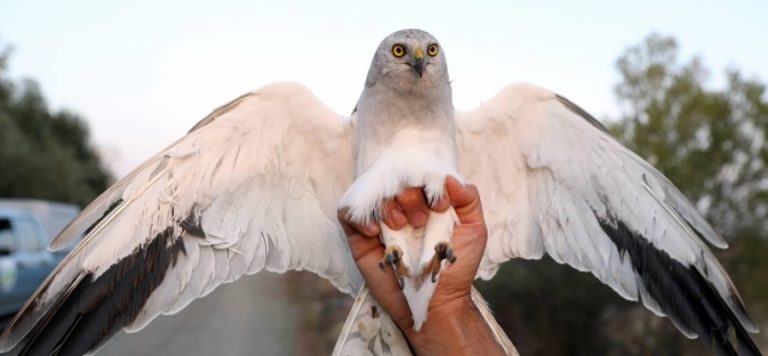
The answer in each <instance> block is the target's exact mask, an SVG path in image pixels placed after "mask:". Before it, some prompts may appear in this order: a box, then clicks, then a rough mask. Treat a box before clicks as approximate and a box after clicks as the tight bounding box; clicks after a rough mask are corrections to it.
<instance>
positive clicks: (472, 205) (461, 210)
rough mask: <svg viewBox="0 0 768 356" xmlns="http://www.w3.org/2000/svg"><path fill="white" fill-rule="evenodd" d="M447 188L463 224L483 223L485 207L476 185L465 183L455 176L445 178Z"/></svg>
mask: <svg viewBox="0 0 768 356" xmlns="http://www.w3.org/2000/svg"><path fill="white" fill-rule="evenodd" d="M445 190H446V191H447V192H448V197H449V199H450V200H451V205H452V206H453V209H454V210H455V211H456V215H457V216H458V217H459V221H460V222H461V223H462V224H472V223H482V222H483V208H482V206H481V204H480V193H479V192H478V191H477V187H475V186H474V185H471V184H469V185H464V184H461V182H459V180H458V179H456V178H455V177H453V176H447V177H446V178H445Z"/></svg>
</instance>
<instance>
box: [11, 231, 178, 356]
mask: <svg viewBox="0 0 768 356" xmlns="http://www.w3.org/2000/svg"><path fill="white" fill-rule="evenodd" d="M180 253H185V249H184V243H183V241H182V240H181V239H180V238H179V237H178V236H176V234H175V233H174V229H173V228H172V227H169V228H167V229H165V230H163V231H162V232H160V233H158V234H157V235H156V236H155V238H154V239H152V240H151V241H150V242H149V243H147V244H146V245H144V246H141V247H139V248H137V249H136V250H134V251H133V253H132V254H130V255H128V256H126V257H124V258H122V259H121V260H119V261H117V262H116V263H115V264H113V265H112V266H110V267H109V268H108V269H107V270H106V271H105V272H104V273H102V274H101V275H99V276H94V275H93V274H91V273H88V274H86V275H84V276H83V278H77V279H75V280H74V281H73V282H72V285H71V286H70V288H69V289H68V290H70V291H71V292H69V293H66V294H65V295H62V296H61V298H59V300H58V301H57V302H56V303H55V305H53V306H52V307H51V308H49V311H48V313H47V314H46V315H44V316H43V318H41V319H40V320H39V321H38V322H37V325H36V326H35V327H33V328H32V330H31V331H30V332H29V333H28V334H27V336H26V337H25V338H24V339H23V340H22V341H21V343H20V345H19V346H18V347H20V348H21V350H20V352H19V355H62V356H63V355H83V354H86V353H88V352H92V351H94V350H96V349H97V348H99V347H100V346H101V345H103V343H104V342H106V341H107V340H108V339H109V338H110V337H111V336H112V335H114V334H115V333H116V332H117V331H119V330H120V329H122V328H124V327H126V326H128V325H130V324H131V323H132V322H133V321H134V320H135V318H136V316H138V314H139V312H140V311H141V309H142V308H143V307H144V304H145V303H146V302H147V300H148V299H149V297H150V295H151V294H152V292H154V291H155V289H156V288H157V287H158V286H159V285H160V283H162V281H163V280H164V278H165V275H166V272H167V270H168V269H169V268H172V267H173V266H175V265H176V261H177V258H178V255H179V254H180Z"/></svg>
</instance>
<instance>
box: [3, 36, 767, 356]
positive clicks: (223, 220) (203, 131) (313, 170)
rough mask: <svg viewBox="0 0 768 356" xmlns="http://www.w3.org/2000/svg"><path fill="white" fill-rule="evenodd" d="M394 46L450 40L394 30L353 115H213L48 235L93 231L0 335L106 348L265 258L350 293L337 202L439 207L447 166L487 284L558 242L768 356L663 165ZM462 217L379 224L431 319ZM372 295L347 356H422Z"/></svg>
mask: <svg viewBox="0 0 768 356" xmlns="http://www.w3.org/2000/svg"><path fill="white" fill-rule="evenodd" d="M393 43H394V44H397V45H402V46H405V47H406V48H409V50H410V48H420V47H419V46H426V44H430V43H431V44H436V41H435V40H434V38H432V37H431V36H430V35H429V34H426V33H425V32H422V31H417V30H407V31H401V32H398V33H395V34H393V35H391V36H390V37H388V38H387V39H385V41H384V42H382V44H381V45H380V48H379V50H378V51H377V54H376V56H375V57H374V62H373V64H372V69H371V72H370V73H369V77H368V79H367V81H366V87H365V89H364V91H363V95H362V96H361V99H360V101H359V103H358V107H357V112H356V113H354V114H353V116H352V117H351V118H343V117H341V116H339V115H337V114H335V113H334V112H332V111H331V110H330V109H328V108H327V107H325V106H324V105H323V104H322V103H320V102H319V101H318V100H317V99H316V98H315V97H314V96H313V95H312V94H311V93H310V92H309V91H308V90H307V89H305V88H304V87H302V86H300V85H297V84H288V83H285V84H276V85H271V86H267V87H264V88H262V89H260V90H257V91H255V92H252V93H249V94H246V95H244V96H241V97H239V98H237V99H236V100H234V101H233V102H231V103H229V104H227V105H225V106H223V107H221V108H219V109H217V110H215V111H214V112H213V113H212V114H211V115H209V116H208V117H206V118H205V119H203V120H202V121H201V122H200V123H198V124H197V125H196V126H195V127H194V128H193V130H192V131H190V133H189V134H187V135H186V136H185V137H184V138H182V139H181V140H179V141H177V142H176V143H174V144H172V145H171V146H169V147H168V148H167V149H165V150H164V151H163V152H161V153H160V154H159V155H157V156H156V157H154V158H152V159H150V160H149V161H148V162H147V163H145V164H144V165H142V166H141V167H139V168H138V169H137V170H136V171H134V172H133V173H131V174H130V175H129V176H127V177H126V178H124V179H122V180H121V181H120V182H118V183H117V184H115V185H114V186H113V187H112V188H110V189H109V190H108V191H106V192H105V193H104V194H103V195H102V196H100V197H99V198H98V199H97V200H96V201H95V202H94V203H93V204H91V205H90V206H88V207H87V208H86V209H85V210H84V211H83V213H82V214H81V215H80V216H79V217H78V218H77V219H76V220H75V221H74V222H72V224H70V226H68V227H67V228H66V229H65V230H64V231H63V232H62V234H61V235H60V236H59V237H58V238H57V239H56V240H55V241H54V242H53V243H52V248H61V247H63V246H65V245H66V244H67V243H69V242H70V241H72V240H73V239H75V238H77V237H78V236H80V235H81V234H82V233H84V232H85V233H86V236H85V239H84V240H83V241H82V242H81V243H80V244H79V245H78V246H77V247H76V248H75V249H74V250H73V251H72V253H71V254H70V255H69V256H68V257H67V258H66V259H65V260H64V262H63V263H62V264H61V265H60V266H59V267H58V268H57V269H56V270H55V271H54V272H53V273H52V274H51V276H50V277H49V278H48V279H47V280H46V281H45V282H44V284H43V286H41V288H40V290H38V292H37V293H36V295H35V296H34V297H33V298H32V299H30V301H29V302H28V303H27V304H26V305H25V307H24V308H23V309H22V310H21V311H20V312H19V314H18V315H17V316H16V318H15V319H14V321H13V322H12V323H11V325H10V326H9V327H8V328H7V329H6V330H5V331H4V333H3V335H2V338H1V339H0V350H9V349H11V348H12V347H14V346H16V345H17V344H21V345H23V346H21V347H22V350H21V353H22V354H38V353H48V352H51V350H57V352H59V354H62V355H65V354H82V353H86V352H93V351H95V350H97V349H98V347H99V346H100V345H102V344H103V342H105V341H106V340H107V339H108V338H109V337H110V336H111V335H112V334H114V333H115V332H117V331H119V330H120V329H125V330H127V331H129V332H135V331H138V330H140V329H141V328H142V327H144V326H145V325H146V324H147V323H149V322H150V321H151V320H152V319H153V318H154V317H156V316H157V315H159V314H173V313H176V312H178V311H179V310H181V309H182V308H184V307H185V306H186V305H188V304H189V303H190V302H191V301H192V300H194V299H196V298H200V297H203V296H205V295H207V294H208V293H210V292H211V291H212V290H213V289H214V288H216V286H218V285H220V284H222V283H228V282H232V281H234V280H235V279H237V278H238V277H240V276H242V275H243V274H251V273H256V272H259V271H261V270H263V269H267V270H269V271H274V272H284V271H287V270H290V269H294V270H309V271H312V272H314V273H317V274H318V275H320V276H322V277H324V278H326V279H328V280H330V281H331V283H333V284H334V285H335V286H336V287H337V288H339V289H340V290H341V291H343V292H346V293H349V294H354V293H356V292H357V291H358V290H360V287H361V286H362V280H361V277H360V274H359V272H358V271H357V269H356V266H355V264H354V262H353V261H352V259H351V256H350V253H349V248H348V246H347V243H346V241H345V237H344V235H343V233H342V231H341V228H340V226H339V223H338V222H337V220H336V210H337V207H338V206H345V207H348V208H349V213H350V216H351V217H352V218H353V219H354V220H356V221H366V220H367V219H371V218H378V217H380V216H381V215H380V214H381V213H382V212H380V211H379V210H378V209H379V207H378V204H379V203H380V202H381V200H382V199H385V198H388V197H391V196H393V195H394V194H396V193H397V192H398V191H399V190H400V189H402V188H403V187H406V186H424V187H425V193H426V195H427V197H428V198H429V199H435V198H437V197H439V196H441V195H442V193H443V181H444V179H445V176H446V175H449V174H450V175H454V176H458V177H463V179H464V180H466V181H468V182H470V183H473V184H476V185H477V186H478V188H479V191H480V194H481V198H482V201H483V205H484V207H485V217H486V221H487V224H488V230H489V238H488V245H487V248H486V250H485V256H484V258H483V261H482V263H481V266H480V270H479V271H478V277H481V278H486V279H487V278H491V277H493V275H494V274H495V273H496V270H497V269H498V266H499V264H501V263H503V262H505V261H507V260H509V259H510V258H514V257H521V258H540V257H542V256H543V254H544V253H548V254H549V255H550V256H552V258H553V259H555V260H556V261H558V262H560V263H567V264H569V265H571V266H573V267H574V268H576V269H578V270H581V271H589V272H591V273H592V274H594V275H595V276H596V277H597V278H598V279H599V280H601V281H602V282H603V283H605V284H607V285H609V286H610V287H611V288H613V289H614V290H615V291H616V292H617V293H619V294H620V295H621V296H623V297H625V298H627V299H630V300H635V301H640V302H642V303H643V304H644V305H645V306H646V307H648V308H649V309H650V310H652V311H653V312H654V313H656V314H658V315H669V316H670V317H671V319H672V321H673V322H674V323H675V325H677V327H678V328H679V329H680V330H681V331H682V332H683V333H684V334H685V335H686V336H688V337H696V336H702V337H703V338H704V339H705V340H707V342H708V343H712V342H714V343H716V347H718V349H719V350H721V351H723V350H725V351H726V353H727V352H731V351H733V352H736V351H735V350H734V348H733V346H732V345H731V343H730V341H728V337H729V333H730V330H734V333H735V335H736V337H735V338H736V342H737V345H738V349H739V351H744V352H747V353H749V352H753V353H759V351H757V349H756V347H754V344H753V343H752V341H751V340H750V338H749V335H748V332H756V331H757V327H756V325H755V323H754V322H753V321H752V320H751V319H750V318H749V316H748V315H747V313H746V310H745V309H744V307H743V305H742V303H741V300H740V298H739V296H738V294H737V292H736V289H735V287H734V286H733V284H732V283H731V281H730V279H729V278H728V276H727V274H726V273H725V272H724V271H723V269H722V267H721V266H720V265H719V263H718V262H717V260H716V259H715V258H714V257H713V255H712V253H711V252H710V251H709V249H708V248H707V246H706V245H705V244H704V242H703V241H702V239H704V240H707V241H708V242H709V243H711V244H713V245H715V246H717V247H721V248H722V247H726V246H727V245H726V243H725V241H724V240H723V239H722V238H720V237H719V236H718V235H717V234H716V233H715V232H714V230H713V229H712V228H711V227H710V226H709V225H708V224H707V222H706V221H705V220H704V219H703V218H702V217H701V216H700V215H699V214H698V213H697V212H696V210H695V209H694V207H693V206H692V205H691V204H690V203H689V202H688V201H687V200H686V199H685V197H684V196H683V195H682V194H681V193H680V192H679V191H678V190H677V189H676V188H675V187H674V186H673V185H672V184H671V183H670V182H669V181H668V180H666V178H664V177H663V175H661V174H660V173H659V172H658V171H656V170H655V169H654V168H653V167H651V166H650V165H649V164H648V163H646V162H645V161H643V160H642V159H641V158H640V157H638V156H637V155H635V154H634V153H632V152H631V151H629V150H628V149H626V148H625V147H623V146H622V145H621V144H619V143H618V142H617V141H616V140H614V139H613V138H612V137H611V136H610V135H609V134H608V133H607V132H606V131H605V130H604V128H602V127H601V126H600V124H599V123H598V122H597V121H596V120H595V119H594V118H592V117H591V116H589V115H588V114H587V113H585V112H584V111H583V110H581V109H580V108H578V107H577V106H576V105H574V104H572V103H570V102H569V101H567V100H566V99H564V98H562V97H560V96H557V95H555V94H554V93H552V92H549V91H547V90H544V89H541V88H537V87H534V86H531V85H513V86H509V87H507V88H505V89H503V90H502V91H501V92H500V93H499V94H498V95H497V96H496V97H494V98H493V99H491V100H490V101H488V102H487V103H485V104H483V105H481V106H480V107H479V108H478V109H476V110H474V111H471V112H466V113H454V111H453V107H452V104H451V91H450V85H449V84H448V77H447V69H446V64H445V57H444V55H443V54H442V52H440V54H439V55H436V56H434V58H431V59H430V58H427V60H426V63H420V62H407V63H406V62H401V61H398V60H397V59H392V58H390V57H389V56H391V54H390V52H389V49H390V46H392V44H393ZM422 55H423V53H422ZM398 58H399V57H398ZM408 58H410V57H408ZM409 60H410V59H409ZM404 65H407V66H404ZM430 65H431V67H430ZM413 70H416V71H417V72H418V77H416V76H415V74H414V72H413ZM422 75H423V77H422ZM454 223H455V217H454V215H453V211H452V210H451V211H449V212H447V213H444V214H442V215H441V214H436V213H435V214H433V215H432V216H431V219H430V223H429V224H428V225H427V227H426V228H425V229H415V230H414V229H411V228H407V229H405V230H402V231H399V232H398V231H391V230H389V229H387V228H383V241H384V243H385V244H386V245H387V246H388V247H389V246H394V245H398V246H399V247H401V248H402V249H403V254H404V255H405V256H404V257H403V260H404V262H405V265H406V267H408V270H409V271H410V272H409V275H408V276H407V278H406V281H405V285H404V293H405V294H406V296H407V297H408V300H409V304H410V305H411V309H412V310H413V312H414V319H416V323H417V328H418V326H419V325H420V323H421V322H423V321H424V320H425V319H426V318H427V315H426V309H427V306H428V303H429V298H430V297H431V294H432V292H433V291H434V288H435V286H436V285H437V284H436V283H433V282H431V281H429V280H426V281H425V280H419V279H418V278H417V277H418V275H420V274H421V268H423V266H424V265H425V264H427V263H429V261H430V259H431V257H432V256H433V255H434V252H433V251H434V250H433V249H432V247H433V246H434V244H435V243H438V242H440V241H447V240H449V239H450V232H451V231H452V229H453V225H454ZM458 257H459V258H461V256H458ZM441 263H443V264H445V263H446V262H444V261H443V262H441ZM363 293H365V290H363ZM473 298H474V299H475V300H477V304H478V307H479V308H480V309H481V311H483V313H484V314H483V315H484V317H485V318H486V320H487V322H488V323H489V325H491V327H492V328H493V330H494V333H495V336H496V339H497V341H499V342H500V343H501V344H503V345H504V346H505V348H506V350H507V351H508V352H509V353H510V354H512V353H514V352H515V351H514V348H513V347H512V346H511V344H510V343H509V342H508V340H506V337H505V336H504V335H503V332H501V331H500V329H499V328H498V326H497V325H495V323H494V322H493V320H492V318H491V317H490V313H489V311H488V309H487V306H486V305H485V304H484V303H481V302H479V301H480V300H481V298H480V296H479V294H476V295H474V297H473ZM510 302H514V301H510ZM371 304H372V305H375V301H372V300H371V299H370V298H368V296H367V294H366V295H361V297H359V299H358V303H357V304H356V307H355V309H353V314H351V315H350V318H349V319H348V323H347V325H346V326H345V334H344V335H342V338H341V340H342V342H341V343H340V345H338V346H337V352H339V354H341V350H345V351H344V353H345V354H346V353H348V352H349V350H350V347H352V346H350V345H351V344H349V345H347V344H345V342H347V341H349V342H356V343H361V342H360V340H354V341H351V340H353V339H354V338H351V337H349V335H350V333H352V332H353V331H356V332H357V334H356V335H360V336H361V337H367V338H368V339H365V340H363V341H365V342H362V343H361V344H367V342H368V341H370V340H374V339H375V340H378V341H377V342H384V343H385V344H386V343H389V345H388V346H387V347H386V348H381V350H384V349H387V350H390V351H392V350H408V348H407V347H405V346H404V345H403V344H402V343H403V342H404V339H403V338H402V335H393V334H392V332H393V330H395V331H396V327H395V326H394V325H393V324H392V323H391V320H389V319H388V318H379V319H378V320H376V321H375V325H373V324H371V323H364V322H361V321H362V320H369V319H372V317H371V315H368V314H365V313H371V309H369V308H368V307H367V306H368V305H371ZM363 305H365V306H366V307H363ZM355 311H357V312H355ZM379 312H382V313H383V312H384V311H383V309H381V308H380V307H379ZM365 325H367V327H368V329H366V330H361V329H360V328H362V327H364V326H365ZM393 328H394V329H393ZM369 339H370V340H369ZM403 352H405V351H403ZM395 353H397V352H395Z"/></svg>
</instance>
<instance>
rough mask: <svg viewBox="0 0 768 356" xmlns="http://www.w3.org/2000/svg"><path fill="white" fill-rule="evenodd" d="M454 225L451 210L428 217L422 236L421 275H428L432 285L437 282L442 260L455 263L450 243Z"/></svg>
mask: <svg viewBox="0 0 768 356" xmlns="http://www.w3.org/2000/svg"><path fill="white" fill-rule="evenodd" d="M455 224H456V215H455V213H454V211H453V209H450V210H449V211H446V212H444V213H435V212H433V213H432V214H431V216H430V217H429V222H428V223H427V226H426V232H425V234H424V245H423V246H424V253H423V255H422V263H421V265H422V266H423V269H422V270H421V275H422V276H426V275H427V274H429V275H430V279H431V280H432V282H433V283H435V282H437V277H438V275H439V274H440V270H441V269H442V266H443V261H444V260H445V261H448V262H449V263H453V262H455V261H456V256H455V255H454V253H453V245H452V244H451V242H450V238H451V235H452V234H453V227H454V225H455Z"/></svg>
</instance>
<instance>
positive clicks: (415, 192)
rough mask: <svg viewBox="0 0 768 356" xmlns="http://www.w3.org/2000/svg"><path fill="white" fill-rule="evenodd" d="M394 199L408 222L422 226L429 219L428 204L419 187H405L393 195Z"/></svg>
mask: <svg viewBox="0 0 768 356" xmlns="http://www.w3.org/2000/svg"><path fill="white" fill-rule="evenodd" d="M395 201H397V204H398V205H399V206H400V209H401V210H402V211H403V213H404V214H405V216H406V217H408V222H410V223H411V225H413V226H415V227H422V226H424V225H426V224H427V219H429V206H428V205H427V201H426V199H424V191H423V190H422V189H421V188H407V189H405V190H403V191H402V192H400V194H398V195H396V196H395Z"/></svg>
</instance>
